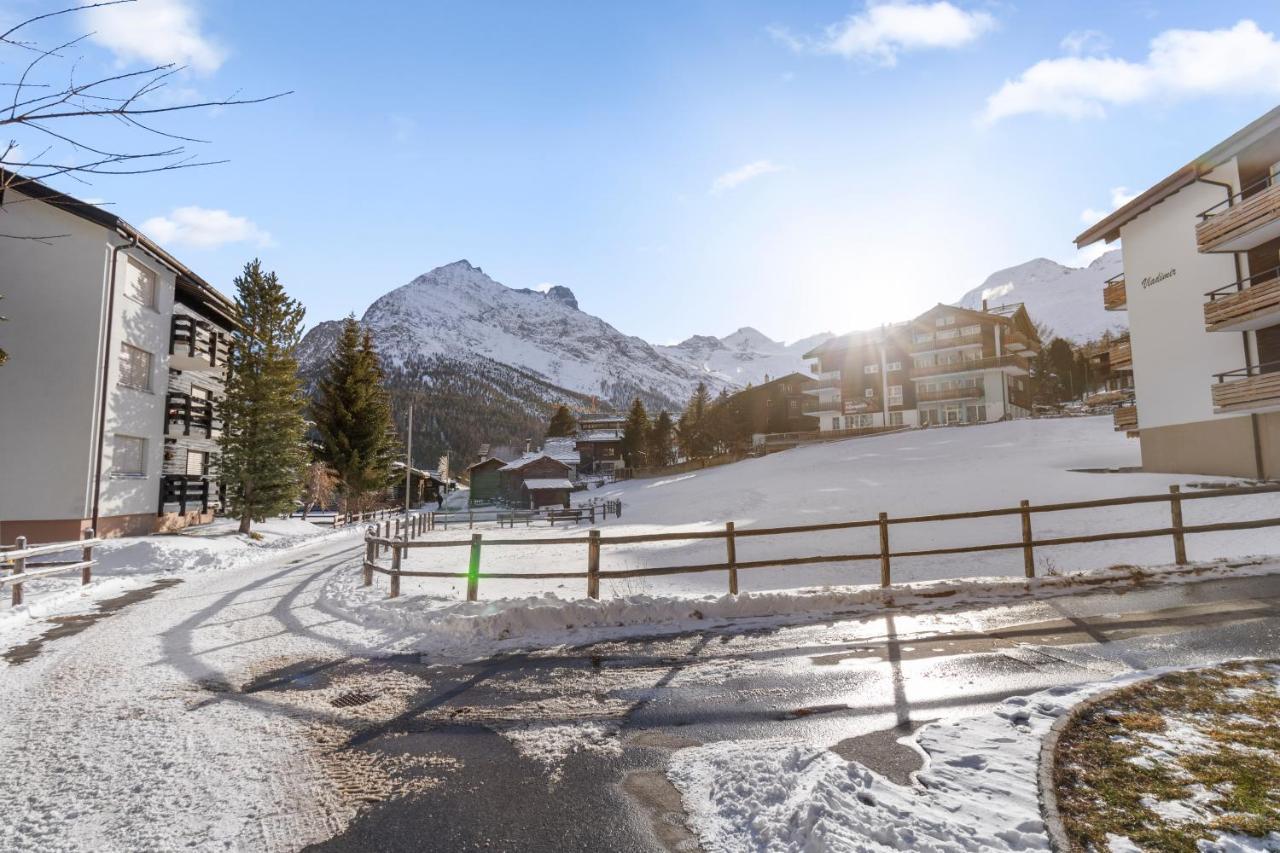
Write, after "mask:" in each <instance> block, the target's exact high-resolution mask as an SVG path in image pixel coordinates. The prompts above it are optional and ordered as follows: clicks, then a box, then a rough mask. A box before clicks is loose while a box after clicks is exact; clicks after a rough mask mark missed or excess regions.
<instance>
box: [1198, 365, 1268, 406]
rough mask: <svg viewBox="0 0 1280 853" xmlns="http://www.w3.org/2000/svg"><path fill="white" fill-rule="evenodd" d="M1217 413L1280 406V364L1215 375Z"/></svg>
mask: <svg viewBox="0 0 1280 853" xmlns="http://www.w3.org/2000/svg"><path fill="white" fill-rule="evenodd" d="M1214 378H1215V379H1217V380H1218V381H1217V382H1216V383H1215V384H1214V386H1213V406H1214V410H1215V411H1217V412H1219V413H1221V412H1240V411H1249V410H1250V409H1260V408H1264V407H1271V406H1280V361H1271V362H1266V363H1264V364H1255V365H1252V366H1250V367H1242V368H1240V369H1239V370H1228V371H1227V372H1225V373H1217V374H1214Z"/></svg>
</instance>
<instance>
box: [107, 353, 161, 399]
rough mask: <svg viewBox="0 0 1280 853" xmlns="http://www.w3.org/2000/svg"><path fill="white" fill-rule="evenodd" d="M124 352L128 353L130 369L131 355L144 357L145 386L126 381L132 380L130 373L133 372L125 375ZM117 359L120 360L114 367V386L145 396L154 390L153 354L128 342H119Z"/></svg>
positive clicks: (154, 363) (154, 361) (154, 367)
mask: <svg viewBox="0 0 1280 853" xmlns="http://www.w3.org/2000/svg"><path fill="white" fill-rule="evenodd" d="M126 352H128V353H129V357H130V367H132V359H133V357H134V355H133V354H134V353H141V354H142V355H144V356H146V364H147V370H146V381H145V384H143V385H135V384H134V383H133V382H132V381H128V380H130V379H132V373H133V371H132V370H130V371H129V372H127V373H126V371H125V354H126ZM119 359H120V360H119V362H118V363H117V365H116V384H117V385H119V386H120V387H121V388H129V389H131V390H134V391H142V392H144V393H147V394H150V393H152V389H153V388H154V386H155V381H154V377H155V372H156V357H155V354H154V353H152V352H150V351H149V350H145V349H143V348H142V347H139V346H134V345H133V344H131V343H129V342H128V341H121V342H120V355H119Z"/></svg>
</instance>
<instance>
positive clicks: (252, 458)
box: [219, 259, 307, 533]
mask: <svg viewBox="0 0 1280 853" xmlns="http://www.w3.org/2000/svg"><path fill="white" fill-rule="evenodd" d="M235 285H236V314H237V317H236V319H237V321H238V327H237V328H236V329H235V330H234V331H233V332H232V337H231V350H230V355H229V357H228V360H227V383H226V398H225V399H224V401H223V403H222V418H223V432H222V436H221V438H220V439H219V450H220V451H221V454H220V455H221V459H220V476H221V477H222V480H223V482H224V483H226V484H227V485H228V487H229V489H228V493H229V500H230V502H231V505H232V509H233V511H234V512H235V513H237V514H239V516H240V532H241V533H248V532H249V529H250V526H251V525H252V522H253V520H254V519H263V518H265V517H266V516H268V515H273V514H275V513H277V512H282V511H284V510H287V509H292V508H293V502H294V501H295V500H296V499H297V497H298V495H299V494H300V493H301V491H302V482H303V470H304V468H305V467H306V464H307V451H306V447H305V445H304V443H303V442H304V439H305V437H306V422H305V421H304V420H303V417H302V409H303V399H302V389H301V384H300V380H299V379H298V360H297V348H298V342H299V341H300V340H301V339H302V317H303V314H304V310H303V308H302V305H301V304H300V303H299V302H297V301H296V300H293V299H290V298H289V297H288V296H287V295H286V294H285V292H284V287H282V286H281V284H280V281H279V279H277V278H276V274H275V273H274V272H269V273H264V272H263V271H262V265H261V264H260V263H259V262H258V260H257V259H255V260H253V261H251V262H249V263H247V264H245V267H244V272H243V273H242V274H241V275H239V276H238V277H237V278H236V279H235Z"/></svg>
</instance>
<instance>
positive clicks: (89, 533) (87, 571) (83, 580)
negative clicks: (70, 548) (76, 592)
mask: <svg viewBox="0 0 1280 853" xmlns="http://www.w3.org/2000/svg"><path fill="white" fill-rule="evenodd" d="M93 535H94V534H93V528H92V527H86V528H85V530H84V538H85V539H92V538H93ZM80 561H81V562H83V563H86V564H88V563H92V562H93V546H92V545H86V546H85V547H84V548H83V549H81V551H80ZM91 580H93V567H92V566H90V565H85V566H84V568H82V569H81V570H80V585H81V586H85V585H87V584H88V583H89V581H91Z"/></svg>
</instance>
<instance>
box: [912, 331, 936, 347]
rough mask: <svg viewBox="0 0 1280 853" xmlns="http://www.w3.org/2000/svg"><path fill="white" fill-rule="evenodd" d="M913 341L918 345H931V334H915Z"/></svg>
mask: <svg viewBox="0 0 1280 853" xmlns="http://www.w3.org/2000/svg"><path fill="white" fill-rule="evenodd" d="M914 340H915V342H916V343H918V344H927V343H932V342H933V332H916V334H915V338H914Z"/></svg>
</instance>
